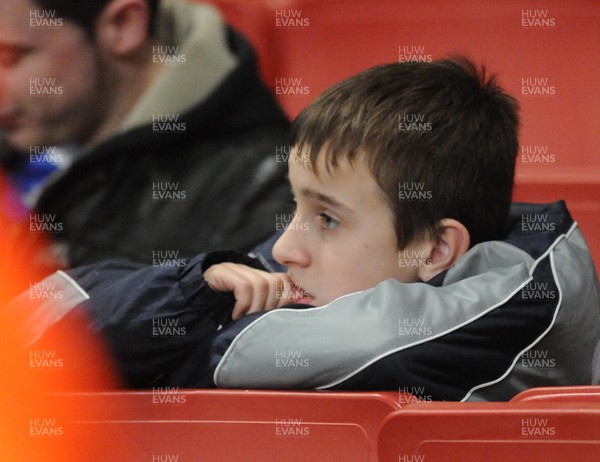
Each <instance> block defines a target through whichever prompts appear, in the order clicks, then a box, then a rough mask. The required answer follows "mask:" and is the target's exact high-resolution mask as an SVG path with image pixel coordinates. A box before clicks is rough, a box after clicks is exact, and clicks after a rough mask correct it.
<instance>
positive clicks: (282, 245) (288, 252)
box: [273, 215, 310, 267]
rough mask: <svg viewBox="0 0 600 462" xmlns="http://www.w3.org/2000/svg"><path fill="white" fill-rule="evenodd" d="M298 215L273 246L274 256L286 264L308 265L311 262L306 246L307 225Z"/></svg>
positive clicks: (279, 261)
mask: <svg viewBox="0 0 600 462" xmlns="http://www.w3.org/2000/svg"><path fill="white" fill-rule="evenodd" d="M305 225H306V224H305V223H302V222H301V221H300V218H299V216H298V215H296V216H295V217H294V219H293V220H292V221H291V223H289V224H288V227H287V228H286V230H285V231H284V233H283V234H282V235H281V237H280V238H279V239H277V242H275V245H274V246H273V258H275V260H276V261H277V262H278V263H281V264H282V265H285V266H299V267H306V266H308V265H309V264H310V254H309V252H308V250H307V246H306V238H307V236H306V233H307V229H306V228H307V227H306V226H305Z"/></svg>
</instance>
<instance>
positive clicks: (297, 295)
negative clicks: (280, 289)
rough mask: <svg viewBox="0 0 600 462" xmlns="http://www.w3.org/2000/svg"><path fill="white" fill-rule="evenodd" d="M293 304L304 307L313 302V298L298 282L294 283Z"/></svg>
mask: <svg viewBox="0 0 600 462" xmlns="http://www.w3.org/2000/svg"><path fill="white" fill-rule="evenodd" d="M292 297H293V298H292V303H299V304H304V305H311V304H312V302H313V300H314V299H313V296H312V295H311V294H310V293H308V292H307V291H306V290H304V289H303V288H302V287H301V285H300V284H297V283H296V282H293V283H292Z"/></svg>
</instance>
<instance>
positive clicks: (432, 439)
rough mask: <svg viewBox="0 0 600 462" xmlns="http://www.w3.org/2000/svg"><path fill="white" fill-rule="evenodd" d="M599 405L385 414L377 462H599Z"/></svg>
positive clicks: (435, 408)
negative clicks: (386, 415) (480, 461)
mask: <svg viewBox="0 0 600 462" xmlns="http://www.w3.org/2000/svg"><path fill="white" fill-rule="evenodd" d="M599 435H600V403H598V402H595V403H564V402H518V403H428V404H413V405H410V406H407V407H405V408H404V409H402V410H401V411H397V412H394V413H392V414H391V415H390V416H388V417H387V418H386V419H385V421H384V423H383V425H382V428H381V432H380V435H379V442H378V449H379V452H378V456H379V461H380V462H417V461H424V462H430V461H444V462H449V461H460V462H464V461H479V460H482V461H483V460H485V461H486V462H495V461H498V462H500V461H501V462H506V461H513V460H515V461H516V460H519V461H521V460H523V461H527V462H536V461H539V462H542V461H543V462H553V461H557V462H559V461H560V462H564V461H567V460H577V461H578V462H582V461H583V462H585V461H590V462H591V461H597V460H598V454H600V437H599Z"/></svg>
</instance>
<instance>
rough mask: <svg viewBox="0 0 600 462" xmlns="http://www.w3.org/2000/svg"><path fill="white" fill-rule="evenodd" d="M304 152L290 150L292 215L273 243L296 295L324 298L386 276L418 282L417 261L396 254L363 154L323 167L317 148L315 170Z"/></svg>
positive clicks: (388, 218)
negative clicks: (353, 160)
mask: <svg viewBox="0 0 600 462" xmlns="http://www.w3.org/2000/svg"><path fill="white" fill-rule="evenodd" d="M306 157H307V156H306V155H304V156H301V155H298V154H297V153H296V156H290V162H289V179H290V183H291V187H292V192H293V194H294V198H295V200H296V214H295V216H294V219H293V220H292V221H291V223H290V224H289V225H288V227H287V229H286V231H285V232H284V234H283V235H282V236H281V237H280V239H279V240H278V241H277V242H276V244H275V246H274V248H273V256H274V257H275V259H276V260H277V261H278V262H279V263H281V264H283V265H286V266H287V267H288V273H289V275H290V277H291V278H292V279H293V281H294V282H295V284H297V285H298V288H297V289H296V290H297V291H298V292H299V293H300V292H303V291H304V292H306V293H307V297H304V298H296V302H299V303H307V304H312V305H324V304H327V303H329V302H331V301H332V300H334V299H336V298H338V297H340V296H342V295H346V294H350V293H353V292H357V291H360V290H364V289H368V288H371V287H374V286H376V285H377V284H378V283H380V282H382V281H384V280H386V279H389V278H394V279H397V280H398V281H401V282H416V281H418V280H419V277H418V270H417V269H416V268H415V265H410V264H407V262H406V261H401V260H399V252H398V248H397V240H396V234H395V231H394V217H393V213H392V210H391V208H390V207H389V205H388V203H387V202H386V199H385V195H384V193H383V191H382V190H381V189H380V188H379V186H378V184H377V183H376V182H375V179H374V178H373V177H372V176H371V173H370V171H369V170H368V168H367V167H366V165H364V163H363V161H362V160H361V158H360V157H359V158H358V159H357V160H356V161H355V162H354V163H353V164H352V165H351V164H350V163H349V162H348V161H347V160H345V159H343V160H342V161H340V162H339V163H338V165H337V167H335V168H331V173H328V172H327V169H326V167H325V160H324V159H325V155H324V153H323V151H321V152H320V153H319V157H318V162H317V168H318V173H319V176H318V177H317V176H316V175H315V174H314V172H313V170H312V169H311V168H310V164H309V163H307V162H301V161H300V160H301V159H305V158H306ZM412 246H413V244H411V245H409V246H408V247H407V248H406V249H403V252H402V254H406V255H410V254H411V252H410V251H411V248H412Z"/></svg>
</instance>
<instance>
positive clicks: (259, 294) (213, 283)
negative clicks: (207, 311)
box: [204, 263, 293, 319]
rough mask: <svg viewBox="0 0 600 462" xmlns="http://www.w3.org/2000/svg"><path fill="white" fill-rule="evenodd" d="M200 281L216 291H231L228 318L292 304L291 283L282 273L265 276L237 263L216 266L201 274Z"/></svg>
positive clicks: (264, 272) (266, 274) (236, 317)
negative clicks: (230, 312)
mask: <svg viewBox="0 0 600 462" xmlns="http://www.w3.org/2000/svg"><path fill="white" fill-rule="evenodd" d="M204 280H205V281H206V282H207V283H208V285H209V286H210V287H211V289H213V290H216V291H217V292H233V295H234V297H235V300H236V302H235V306H234V307H233V313H232V315H231V317H232V318H233V319H238V318H240V317H242V316H243V315H244V314H247V313H254V312H257V311H263V310H272V309H274V308H279V307H280V306H283V305H285V304H287V303H290V302H292V298H293V297H292V292H293V291H291V290H289V289H290V287H291V285H292V280H291V279H290V277H289V276H288V275H287V274H285V273H268V272H266V271H261V270H257V269H254V268H250V267H249V266H246V265H241V264H239V263H219V264H216V265H212V266H211V267H210V268H208V269H207V270H206V271H205V272H204Z"/></svg>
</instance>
